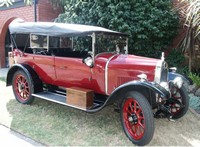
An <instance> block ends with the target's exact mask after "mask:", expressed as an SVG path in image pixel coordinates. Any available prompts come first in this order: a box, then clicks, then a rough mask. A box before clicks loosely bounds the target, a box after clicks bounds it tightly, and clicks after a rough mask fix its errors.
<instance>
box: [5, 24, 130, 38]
mask: <svg viewBox="0 0 200 147" xmlns="http://www.w3.org/2000/svg"><path fill="white" fill-rule="evenodd" d="M9 30H10V34H38V35H49V36H75V35H91V34H92V33H96V34H98V33H104V34H110V35H120V36H128V35H127V34H124V33H120V32H116V31H112V30H109V29H105V28H102V27H97V26H89V25H80V24H66V23H54V22H12V23H11V24H10V25H9Z"/></svg>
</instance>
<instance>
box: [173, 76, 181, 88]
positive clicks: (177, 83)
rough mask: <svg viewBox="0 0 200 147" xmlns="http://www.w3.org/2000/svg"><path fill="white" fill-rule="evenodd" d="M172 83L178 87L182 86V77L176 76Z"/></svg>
mask: <svg viewBox="0 0 200 147" xmlns="http://www.w3.org/2000/svg"><path fill="white" fill-rule="evenodd" d="M173 84H174V85H175V86H176V87H178V88H181V87H182V86H183V79H182V78H181V77H176V78H175V79H174V80H173Z"/></svg>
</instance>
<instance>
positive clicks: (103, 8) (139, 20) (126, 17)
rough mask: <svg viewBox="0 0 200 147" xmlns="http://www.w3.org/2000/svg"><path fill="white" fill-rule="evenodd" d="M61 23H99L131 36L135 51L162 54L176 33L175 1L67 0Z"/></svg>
mask: <svg viewBox="0 0 200 147" xmlns="http://www.w3.org/2000/svg"><path fill="white" fill-rule="evenodd" d="M64 7H65V13H63V14H60V15H59V17H58V18H57V19H56V21H57V22H65V23H78V24H88V25H97V26H102V27H105V28H109V29H112V30H116V31H121V32H125V33H128V34H129V35H130V37H129V38H130V41H129V48H130V51H131V53H134V54H138V55H145V56H150V57H160V55H161V51H163V50H165V49H167V48H168V47H169V45H170V43H171V41H172V40H173V38H174V37H175V36H176V29H177V26H178V16H177V14H176V13H175V12H174V11H172V3H171V0H141V1H138V0H123V1H122V0H104V1H101V0H65V6H64Z"/></svg>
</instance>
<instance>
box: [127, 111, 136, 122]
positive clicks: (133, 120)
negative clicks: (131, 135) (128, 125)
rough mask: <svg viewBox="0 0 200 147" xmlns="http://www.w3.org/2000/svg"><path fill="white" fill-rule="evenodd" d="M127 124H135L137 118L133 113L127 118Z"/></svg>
mask: <svg viewBox="0 0 200 147" xmlns="http://www.w3.org/2000/svg"><path fill="white" fill-rule="evenodd" d="M128 120H129V122H133V123H134V124H137V122H138V118H137V115H136V114H135V113H133V114H131V116H129V117H128Z"/></svg>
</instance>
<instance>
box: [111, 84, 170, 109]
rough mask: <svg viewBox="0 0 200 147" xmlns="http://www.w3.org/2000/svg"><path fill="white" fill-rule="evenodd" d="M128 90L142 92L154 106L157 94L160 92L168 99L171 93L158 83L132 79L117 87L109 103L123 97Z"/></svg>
mask: <svg viewBox="0 0 200 147" xmlns="http://www.w3.org/2000/svg"><path fill="white" fill-rule="evenodd" d="M128 91H138V92H140V93H141V94H143V95H144V96H145V97H146V98H147V99H148V101H149V103H150V104H151V105H152V106H153V105H155V103H156V94H158V95H159V97H160V98H163V99H168V98H169V97H170V93H169V92H168V91H167V90H166V89H164V88H163V87H161V86H160V85H158V84H156V83H150V82H142V81H131V82H128V83H125V84H123V85H121V86H119V87H118V88H116V89H115V90H114V91H113V92H112V94H111V95H110V96H109V100H108V104H111V103H114V102H116V101H118V100H121V99H123V98H124V97H123V96H124V94H125V93H127V92H128ZM152 98H154V99H152Z"/></svg>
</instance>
